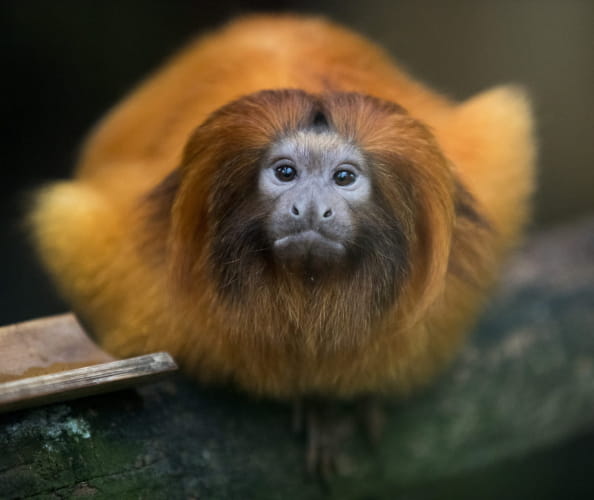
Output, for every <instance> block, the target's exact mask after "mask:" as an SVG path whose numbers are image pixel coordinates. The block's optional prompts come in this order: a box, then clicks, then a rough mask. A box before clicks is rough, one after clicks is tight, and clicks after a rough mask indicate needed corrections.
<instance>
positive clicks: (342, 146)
mask: <svg viewBox="0 0 594 500" xmlns="http://www.w3.org/2000/svg"><path fill="white" fill-rule="evenodd" d="M281 158H287V159H291V160H293V161H295V162H297V163H302V162H303V163H306V164H308V165H312V166H314V165H319V166H327V165H334V164H336V163H349V164H352V165H354V166H356V167H358V168H360V169H361V170H364V169H365V159H364V156H363V154H362V152H361V150H360V149H359V148H358V147H357V146H356V145H355V144H352V143H350V142H349V141H347V140H346V139H344V138H343V137H341V136H340V135H338V134H336V133H334V132H314V131H296V132H294V133H292V134H290V135H287V136H285V137H283V138H281V139H279V140H278V141H277V142H275V143H274V144H273V145H272V147H271V148H270V150H269V154H268V159H269V160H271V161H274V160H276V159H281Z"/></svg>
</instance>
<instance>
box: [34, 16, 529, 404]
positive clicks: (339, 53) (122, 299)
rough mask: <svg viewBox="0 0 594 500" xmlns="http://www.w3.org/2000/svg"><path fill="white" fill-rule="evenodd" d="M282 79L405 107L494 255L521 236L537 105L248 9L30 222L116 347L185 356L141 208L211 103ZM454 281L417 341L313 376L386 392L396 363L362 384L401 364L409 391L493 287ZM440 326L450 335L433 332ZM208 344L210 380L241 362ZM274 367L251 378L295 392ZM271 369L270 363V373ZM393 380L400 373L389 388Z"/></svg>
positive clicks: (90, 155)
mask: <svg viewBox="0 0 594 500" xmlns="http://www.w3.org/2000/svg"><path fill="white" fill-rule="evenodd" d="M275 88H277V89H280V88H300V89H303V90H305V91H308V92H312V93H319V92H326V91H356V92H360V93H364V94H369V95H372V96H375V97H379V98H382V99H385V100H388V101H392V102H395V103H398V104H399V105H401V106H402V107H404V108H405V109H406V110H407V111H408V112H409V113H410V114H411V115H412V116H413V117H415V118H416V119H418V120H420V121H422V122H424V123H425V124H427V125H428V126H429V127H430V128H431V130H432V131H433V133H434V134H435V136H436V138H437V141H438V143H439V144H440V146H441V148H442V149H443V151H444V153H445V155H446V156H447V157H448V158H449V159H450V160H451V161H452V163H453V165H454V168H455V170H456V172H457V174H458V175H459V176H460V178H461V180H462V181H463V183H464V184H465V186H466V187H467V188H468V189H469V191H470V192H471V193H472V195H473V196H474V197H475V198H476V200H477V203H478V205H479V207H480V209H481V210H482V211H483V212H484V214H485V216H486V218H487V219H488V220H489V221H490V222H491V223H492V224H493V228H494V234H495V235H496V236H494V238H493V245H494V247H495V253H496V254H500V253H501V252H502V251H503V250H505V249H506V248H507V247H509V246H510V245H511V244H512V243H513V242H514V241H515V240H516V238H517V236H518V234H519V232H520V230H521V228H522V226H523V224H524V221H525V219H526V215H527V210H528V203H527V201H528V198H529V194H530V192H531V189H532V183H533V172H532V168H533V162H534V152H533V141H532V129H531V118H530V112H529V109H528V107H527V105H526V103H525V99H524V98H523V96H522V93H521V92H519V91H517V90H515V89H513V88H498V89H495V90H492V91H490V92H487V93H485V94H482V95H479V96H477V97H475V98H473V99H471V100H469V101H467V102H465V103H462V104H456V103H454V102H452V101H450V100H449V99H446V98H444V97H442V96H440V95H439V94H437V93H434V92H432V91H431V90H429V89H428V88H426V87H425V86H424V85H422V84H420V83H419V82H417V81H415V80H414V79H412V78H411V77H410V76H408V75H407V74H406V73H405V72H403V71H402V70H400V69H399V68H398V67H397V66H396V65H395V64H394V62H393V61H392V60H391V59H390V58H389V57H388V56H387V55H386V54H385V53H384V52H383V51H382V50H381V49H379V48H378V47H376V46H375V45H373V44H371V43H370V42H368V41H367V40H365V39H364V38H362V37H360V36H358V35H356V34H353V33H352V32H350V31H348V30H345V29H343V28H340V27H338V26H335V25H333V24H331V23H329V22H327V21H325V20H321V19H311V18H297V17H290V16H258V17H250V18H246V19H244V20H239V21H237V22H234V23H232V24H230V25H228V26H227V27H225V28H224V29H222V30H221V31H219V32H216V33H214V34H212V35H208V36H206V37H203V38H201V39H199V40H197V41H196V42H194V43H193V44H191V45H190V46H188V47H187V48H186V49H185V50H183V51H182V52H181V53H180V54H178V55H177V56H176V57H175V58H173V59H172V60H171V61H170V62H169V63H168V64H167V65H166V66H165V67H164V68H163V69H161V70H160V71H159V72H158V73H156V74H155V75H154V76H152V77H151V78H149V79H148V80H147V81H146V82H145V83H143V84H142V85H141V86H140V87H139V88H138V89H137V90H136V91H135V92H134V93H132V95H131V96H130V97H128V98H127V99H126V100H125V101H124V102H123V103H122V104H120V105H118V106H117V107H116V108H114V109H113V110H112V111H111V112H110V113H109V114H108V115H107V116H106V117H105V118H104V119H103V120H102V121H101V122H100V123H99V125H98V126H97V128H96V129H95V130H94V132H93V133H92V134H91V135H90V137H89V139H88V140H87V142H86V144H85V146H84V148H83V150H82V155H81V158H80V162H79V165H78V168H77V171H76V177H75V180H73V181H71V182H67V183H60V184H58V185H54V186H50V187H49V188H46V189H45V190H43V191H42V192H41V194H40V196H39V197H38V201H37V204H36V206H35V208H34V210H33V212H32V216H31V221H32V227H33V233H34V240H35V243H36V245H37V247H38V249H39V251H40V254H41V257H42V259H43V261H44V263H45V265H46V266H47V267H48V269H49V270H50V272H51V274H52V275H53V277H54V279H55V281H56V282H57V284H58V286H59V288H60V289H61V290H62V292H63V293H64V294H65V295H66V296H67V297H68V299H69V300H70V301H71V302H72V303H73V306H74V308H75V309H76V311H77V312H79V313H80V314H82V316H83V317H85V318H86V319H88V320H89V322H90V323H91V324H92V325H93V327H94V329H95V330H96V332H98V335H99V337H100V338H101V340H102V342H103V343H104V344H105V345H106V346H107V348H108V349H111V350H114V351H115V352H117V353H119V354H121V355H129V354H132V353H135V352H139V351H142V350H148V349H153V348H162V347H164V346H165V347H167V346H168V345H169V346H171V348H170V350H172V351H173V352H174V354H175V353H179V354H181V351H182V350H183V346H184V342H183V341H181V340H180V339H179V338H178V337H177V335H179V336H181V335H183V332H182V333H175V332H174V330H175V329H176V328H179V325H180V321H181V320H179V319H178V318H173V317H172V316H173V315H179V316H183V312H182V311H176V310H175V308H171V304H170V303H169V302H168V300H169V299H168V297H167V286H168V285H167V283H166V280H165V279H164V277H163V276H162V275H161V274H159V273H157V272H155V271H154V270H153V269H152V268H151V266H150V265H148V264H147V263H146V262H145V261H144V260H143V258H142V256H140V255H139V254H138V249H137V246H138V241H137V240H138V238H139V237H140V236H138V235H137V233H136V231H135V230H134V226H135V224H137V222H138V219H137V214H136V212H135V211H136V209H137V206H138V203H139V201H140V200H141V199H142V198H143V197H144V196H145V195H146V194H147V193H148V192H149V191H150V190H151V189H152V188H154V187H155V186H156V185H157V184H158V183H159V182H160V181H161V180H162V179H163V178H164V177H165V176H166V175H167V174H168V173H169V172H171V171H172V170H173V169H175V168H176V167H177V166H178V165H179V164H180V161H181V154H182V151H183V148H184V145H185V143H186V142H187V140H188V137H189V136H190V134H191V132H192V131H193V130H194V129H195V128H196V127H197V126H198V125H200V124H201V123H202V122H203V121H204V120H205V119H206V117H207V116H208V115H209V114H210V113H212V112H213V111H214V110H216V109H217V108H219V107H220V106H222V105H224V104H226V103H228V102H229V101H231V100H234V99H237V98H239V97H241V96H243V95H246V94H250V93H253V92H256V91H259V90H262V89H275ZM164 237H165V236H164ZM479 278H480V277H479ZM484 279H485V281H488V280H489V278H488V277H485V278H484ZM446 288H448V290H449V291H448V290H447V291H446V295H448V296H449V298H448V300H447V307H448V310H447V311H446V308H445V307H437V308H435V310H434V312H433V313H432V315H431V317H428V318H427V321H426V322H423V323H422V324H421V325H419V327H418V329H417V330H415V331H414V332H411V338H412V337H413V336H415V340H414V341H412V340H411V341H410V342H408V341H407V340H406V339H405V340H404V341H399V343H400V344H402V345H406V346H408V347H403V346H402V345H399V346H398V347H395V348H394V349H391V348H389V346H382V347H381V348H380V347H378V346H376V348H375V350H376V355H375V357H374V355H372V354H371V353H367V354H366V355H365V356H363V357H362V358H361V359H360V360H357V361H354V360H352V359H351V358H350V357H348V356H345V357H344V359H342V358H340V359H337V360H336V361H335V363H334V364H333V363H328V367H326V368H325V369H324V370H321V371H320V372H319V373H318V374H317V375H315V376H312V377H313V378H312V384H314V385H315V384H318V383H319V385H320V386H323V385H324V383H325V382H323V380H325V379H329V380H330V379H332V378H335V377H334V375H333V372H335V371H340V370H345V369H348V366H349V365H350V366H353V367H355V365H356V364H357V363H359V365H357V367H355V368H354V369H353V375H352V377H351V382H348V381H347V382H345V384H344V388H343V389H341V391H342V393H343V394H348V393H349V392H353V393H356V392H360V390H369V389H370V388H374V387H377V388H378V389H380V390H381V389H383V388H384V387H383V385H384V384H383V381H382V378H383V377H384V375H385V373H386V370H383V371H382V370H379V369H378V371H377V373H371V374H370V375H368V376H367V379H365V380H362V382H361V384H360V385H361V387H357V383H356V380H357V377H359V378H361V377H363V376H362V375H360V373H359V372H361V373H362V370H363V367H365V366H370V365H373V364H377V365H378V366H379V365H386V364H391V365H392V367H393V368H392V369H391V370H388V372H390V373H392V374H394V373H396V372H398V373H400V374H401V378H402V380H403V381H402V389H403V390H407V389H408V387H409V386H413V385H416V384H417V383H418V382H419V381H421V380H422V379H425V378H426V377H427V376H429V374H430V373H432V372H433V371H434V369H435V368H436V365H437V364H439V363H438V361H437V360H442V359H447V358H448V357H450V355H451V353H453V352H454V351H455V349H456V347H457V345H458V343H459V342H460V340H461V338H462V337H463V335H462V333H463V330H464V329H465V328H466V327H467V325H468V324H470V323H471V321H472V316H473V313H474V310H475V309H476V306H477V304H478V303H479V302H480V300H481V297H482V294H477V293H476V291H474V290H472V289H471V288H465V287H463V286H461V285H456V284H452V283H448V284H446ZM210 302H211V298H209V297H203V298H201V299H200V300H197V301H196V305H195V307H196V309H197V311H198V312H200V310H203V311H204V314H203V316H204V325H203V328H204V329H205V330H207V329H208V328H212V329H213V330H216V325H215V324H214V321H215V320H214V319H213V320H212V322H213V323H212V324H211V320H210V319H209V318H208V310H209V304H210ZM444 303H445V302H444ZM451 307H454V309H455V312H450V311H449V308H451ZM430 330H431V331H435V330H444V331H447V333H443V334H441V336H440V337H438V338H434V339H431V338H430V335H431V334H430ZM450 332H451V333H450ZM168 341H169V344H168ZM209 342H211V343H210V344H209V345H208V349H210V353H211V358H208V359H204V357H201V355H200V356H198V355H197V358H200V360H201V361H198V360H197V359H196V360H195V361H196V362H202V363H203V365H204V366H206V368H204V369H202V372H201V373H202V374H206V375H201V376H203V378H208V374H209V368H208V365H209V363H212V364H213V366H214V365H216V363H222V364H225V363H227V364H228V363H232V361H227V358H232V357H233V356H236V355H238V354H237V353H236V352H235V351H234V354H231V353H230V351H229V352H227V350H226V349H227V347H226V346H225V345H222V344H221V341H219V340H215V336H213V340H212V341H210V340H209ZM409 344H410V345H409ZM429 344H430V347H426V345H429ZM421 346H425V347H421ZM413 352H414V353H415V354H414V356H413V355H412V354H410V353H413ZM407 353H408V354H407ZM262 355H263V356H264V354H262ZM407 359H409V360H410V362H409V361H407ZM274 364H276V365H279V366H276V367H274V368H273V367H272V366H269V367H268V368H270V370H269V373H271V374H272V375H268V376H270V377H271V378H273V377H276V378H277V380H276V381H275V382H271V384H273V385H274V387H270V388H265V387H264V386H265V384H264V382H262V381H253V382H252V383H251V385H252V386H253V388H254V389H255V390H259V391H260V392H263V393H272V394H276V395H282V394H285V395H286V394H289V393H290V392H291V389H290V388H287V387H284V385H286V384H285V382H284V379H283V376H282V369H283V368H282V366H281V365H282V360H276V361H272V360H270V365H274ZM412 364H416V366H415V367H414V368H412ZM227 368H229V367H226V369H227ZM215 371H216V370H214V368H213V375H212V377H213V378H216V375H214V373H215ZM222 371H223V372H224V371H225V370H222ZM409 372H410V373H409ZM266 373H267V371H266V369H262V375H261V377H265V376H267V375H266ZM363 378H364V377H363ZM314 379H315V380H314ZM318 379H319V380H318ZM287 384H288V382H287ZM349 384H350V385H351V386H352V390H351V391H349V390H348V389H347V388H346V387H347V386H348V385H349ZM243 385H245V386H250V382H249V381H245V382H244V383H243ZM394 385H396V386H397V385H398V384H397V383H396V384H395V383H394V381H393V380H392V381H390V383H389V384H386V387H387V388H390V387H392V386H394ZM248 388H249V387H248ZM260 389H261V390H260Z"/></svg>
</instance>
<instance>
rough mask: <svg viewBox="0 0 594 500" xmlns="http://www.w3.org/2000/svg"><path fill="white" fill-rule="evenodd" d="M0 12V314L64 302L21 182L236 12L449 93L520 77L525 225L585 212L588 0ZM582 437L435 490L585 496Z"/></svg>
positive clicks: (155, 5) (591, 165)
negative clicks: (530, 152)
mask: <svg viewBox="0 0 594 500" xmlns="http://www.w3.org/2000/svg"><path fill="white" fill-rule="evenodd" d="M0 9H1V10H0V12H1V15H0V42H1V43H0V47H1V48H0V50H1V51H2V53H0V55H1V56H2V58H1V61H2V74H3V76H2V81H3V83H4V85H5V90H4V92H3V95H4V99H3V103H2V135H1V136H0V137H1V139H2V156H1V158H2V160H1V162H2V163H1V164H2V167H1V168H2V171H1V172H2V174H1V175H2V176H1V182H0V324H7V323H11V322H16V321H21V320H25V319H28V318H32V317H37V316H42V315H47V314H52V313H57V312H62V311H64V310H66V309H67V307H66V305H64V304H63V303H61V302H60V300H59V299H58V298H57V297H56V296H55V294H54V293H53V292H52V290H51V287H50V286H49V284H48V282H47V280H46V278H45V277H44V275H43V273H42V272H41V271H40V269H39V267H38V266H37V264H36V263H35V261H34V259H33V258H32V256H31V252H30V249H29V248H28V246H27V245H26V238H25V234H24V231H23V230H22V228H21V222H20V220H21V218H22V213H23V209H24V207H25V206H26V202H25V201H24V200H25V199H26V196H25V195H26V192H27V191H28V190H30V189H31V188H33V187H35V186H37V185H39V184H40V183H43V182H44V181H46V180H49V179H56V178H60V177H67V176H68V175H69V173H70V172H71V170H72V168H73V166H74V164H75V160H76V155H77V148H78V145H79V144H80V142H81V139H82V138H83V137H84V135H85V133H86V131H87V130H88V129H89V128H90V127H91V126H92V125H93V123H94V122H95V121H96V120H97V119H98V118H99V117H100V116H101V115H102V114H103V113H104V112H105V111H106V110H107V109H108V108H109V107H110V106H112V105H113V104H115V103H116V101H117V100H119V99H120V98H121V97H123V96H124V95H125V94H126V92H127V91H128V90H130V89H131V87H133V86H134V84H136V83H137V82H138V81H139V80H140V79H141V78H142V77H143V76H145V75H146V74H147V73H148V72H150V71H151V70H153V69H154V68H155V67H156V66H157V65H158V64H159V63H160V62H161V61H162V60H163V59H164V58H166V57H167V55H169V54H170V53H171V52H172V51H173V50H175V48H177V47H179V46H180V45H182V44H183V43H184V42H185V41H187V40H188V39H190V38H191V37H192V36H193V35H194V34H195V33H197V32H200V31H201V30H204V29H206V28H212V27H215V26H217V25H218V24H220V23H221V22H223V21H224V20H226V19H228V18H230V17H232V16H234V15H237V14H241V13H244V12H253V11H268V10H277V11H278V10H290V11H298V12H313V13H323V14H326V15H328V16H330V17H332V18H334V19H336V20H338V21H341V22H343V23H345V24H347V25H350V26H351V27H353V28H355V29H357V30H359V31H361V32H363V33H365V34H367V35H368V36H369V37H371V38H373V39H375V40H376V41H378V42H379V43H381V44H382V45H384V46H385V47H386V48H388V49H389V50H390V51H391V52H392V54H394V55H395V56H396V57H397V58H398V60H399V61H400V62H401V63H403V64H404V65H405V66H406V67H407V68H408V69H409V70H410V71H411V72H412V73H413V74H415V75H417V76H418V77H419V78H421V79H422V80H424V81H426V82H427V83H428V84H430V85H431V86H433V87H434V88H437V89H440V90H442V91H443V92H444V93H446V94H448V95H450V96H452V97H454V98H459V99H464V98H467V97H469V96H470V95H472V94H473V93H476V92H479V91H481V90H483V89H485V88H487V87H489V86H492V85H495V84H499V83H505V82H516V83H520V84H523V85H525V86H526V87H527V88H528V89H529V91H530V94H531V95H532V99H533V102H534V105H535V109H536V115H537V122H538V134H539V139H540V148H539V150H540V162H539V163H540V182H539V183H540V187H539V192H538V195H537V198H536V210H535V222H534V225H533V228H537V229H541V228H546V227H550V226H552V225H554V224H558V223H562V222H565V221H570V220H572V219H576V218H579V217H580V216H582V215H583V214H586V213H594V146H593V142H594V124H593V121H594V120H593V118H592V116H593V112H594V97H593V96H594V2H592V1H591V0H524V1H521V0H518V1H511V0H502V1H495V0H459V1H454V0H450V1H445V0H441V1H439V0H433V1H429V0H424V1H423V0H421V1H412V0H407V1H390V0H367V1H365V2H359V1H354V0H353V1H350V0H342V1H340V0H329V1H325V2H315V1H308V0H303V1H298V0H281V1H276V2H272V1H251V2H250V1H240V0H236V1H230V0H219V1H212V2H206V1H165V0H163V1H139V0H128V1H124V0H122V1H119V2H115V1H109V0H107V1H101V2H99V1H97V2H93V1H87V2H84V1H80V0H79V1H74V0H69V1H58V0H54V1H42V0H38V1H26V0H14V1H6V0H4V1H3V2H2V3H1V4H0ZM593 446H594V439H593V438H592V437H590V438H587V439H585V440H584V439H582V440H576V442H574V443H569V444H567V445H565V446H564V447H560V448H559V449H557V450H550V451H548V452H541V453H539V454H536V455H534V456H533V457H532V458H531V459H530V460H528V461H527V462H524V461H522V463H517V464H516V463H514V464H507V465H506V464H504V465H503V466H502V468H501V467H500V468H499V469H493V470H487V471H486V472H481V473H480V474H477V475H475V476H473V477H471V478H460V479H459V480H458V483H456V481H454V482H453V483H451V484H450V487H449V489H447V488H446V490H447V491H451V492H457V493H456V496H464V495H465V494H468V492H469V491H473V488H474V491H475V492H476V491H477V490H476V489H477V488H478V489H479V490H480V488H481V486H482V488H483V489H488V488H491V486H493V485H495V484H498V485H499V486H500V487H502V485H507V486H509V487H510V488H511V489H510V490H509V492H510V493H512V497H513V493H514V492H515V493H516V494H518V495H519V494H520V493H519V492H523V493H525V494H526V495H527V497H526V498H529V497H532V498H540V497H542V498H561V496H558V494H560V493H561V492H570V491H572V492H573V493H574V494H578V493H580V494H583V496H584V498H586V496H585V495H586V493H585V492H586V491H589V490H590V487H591V486H592V482H593V480H592V478H590V477H589V475H587V474H582V473H583V472H584V470H585V468H586V467H588V468H589V469H590V470H593V469H594V460H593V459H592V458H589V457H590V454H591V453H594V449H593ZM481 474H483V475H481ZM555 474H556V476H555ZM576 474H577V475H576ZM543 475H547V476H548V478H549V481H548V483H547V484H550V482H551V481H550V478H551V475H553V477H556V478H557V480H556V482H554V484H555V485H556V486H555V487H553V488H551V487H547V488H541V489H540V490H536V491H538V493H537V496H536V497H535V496H533V495H531V494H530V493H529V492H530V489H528V490H526V488H531V487H534V486H535V485H538V484H539V483H540V479H539V478H542V477H544V476H543ZM489 481H491V482H489ZM485 485H486V486H485ZM489 485H490V486H489ZM507 486H506V487H507ZM576 488H577V489H576ZM444 491H445V490H444ZM489 491H492V490H489ZM535 493H536V492H535ZM452 494H454V493H452ZM456 496H455V497H456ZM563 496H564V497H567V498H569V496H566V495H563ZM570 496H571V495H570ZM455 497H454V498H455ZM432 498H433V497H432ZM435 498H439V496H437V497H435Z"/></svg>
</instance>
